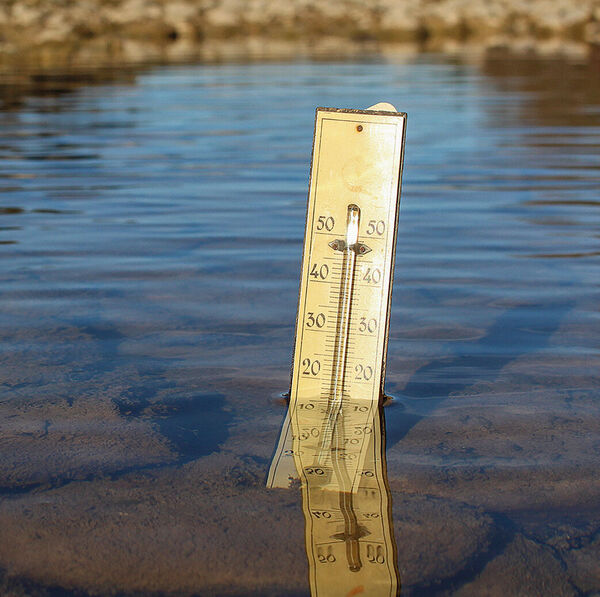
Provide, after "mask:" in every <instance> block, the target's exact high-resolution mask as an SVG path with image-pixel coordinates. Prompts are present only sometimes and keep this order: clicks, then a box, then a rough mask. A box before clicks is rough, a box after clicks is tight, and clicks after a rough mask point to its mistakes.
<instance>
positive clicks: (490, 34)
mask: <svg viewBox="0 0 600 597" xmlns="http://www.w3.org/2000/svg"><path fill="white" fill-rule="evenodd" d="M395 44H405V45H411V46H413V47H417V48H421V49H422V48H426V49H435V50H443V51H448V50H449V49H450V50H452V49H454V48H456V47H457V46H461V47H463V46H465V45H466V46H472V47H476V48H477V49H478V50H483V51H488V50H490V49H510V50H515V49H516V50H519V51H535V52H542V53H548V52H551V53H571V54H572V53H573V52H575V53H580V54H585V53H588V52H589V50H590V48H594V47H596V48H597V46H598V44H600V1H599V0H581V1H580V2H572V0H530V1H525V0H479V1H472V0H360V1H358V0H340V1H338V2H329V3H326V2H323V3H320V4H316V3H313V2H310V1H308V0H294V1H293V2H276V1H275V0H5V1H4V2H2V3H1V4H0V64H1V65H6V64H11V65H14V64H19V63H24V62H27V63H30V64H31V63H34V64H40V65H50V66H52V65H56V64H65V63H67V64H70V63H84V64H86V63H87V64H90V63H97V62H99V61H101V62H111V61H119V62H124V61H128V62H139V61H145V60H149V59H150V60H153V59H159V60H164V61H172V60H180V59H183V58H188V57H190V56H191V57H195V58H201V59H222V58H227V55H228V53H229V54H231V53H233V54H235V55H240V54H241V55H247V56H250V57H251V56H253V55H258V56H264V55H274V56H276V57H279V56H281V55H282V54H286V55H298V54H302V53H306V52H309V53H311V54H314V53H319V52H320V53H323V54H328V55H331V54H332V53H334V54H342V55H344V54H355V53H356V52H357V51H358V52H361V51H365V50H367V51H368V50H369V49H370V48H372V47H373V46H377V49H378V50H380V49H381V47H386V46H389V45H392V46H393V45H395Z"/></svg>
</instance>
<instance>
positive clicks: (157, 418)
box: [115, 390, 232, 464]
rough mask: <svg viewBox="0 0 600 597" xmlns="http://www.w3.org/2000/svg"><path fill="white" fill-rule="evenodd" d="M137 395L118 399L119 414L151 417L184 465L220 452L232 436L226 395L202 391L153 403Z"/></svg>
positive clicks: (230, 416) (145, 397)
mask: <svg viewBox="0 0 600 597" xmlns="http://www.w3.org/2000/svg"><path fill="white" fill-rule="evenodd" d="M152 394H153V391H152V390H148V392H147V396H144V395H139V394H138V395H137V396H135V397H134V398H133V399H132V398H122V399H118V400H115V404H116V406H117V409H118V410H119V414H120V415H122V416H125V417H134V418H135V417H142V418H149V419H150V420H151V421H152V422H153V423H154V424H155V425H156V426H157V427H158V430H159V432H160V433H161V434H162V435H163V436H165V437H166V438H167V439H168V440H169V443H170V444H171V446H172V447H173V449H174V450H176V451H177V454H178V456H179V458H178V462H179V463H180V464H184V463H186V462H189V461H191V460H195V459H197V458H200V457H202V456H206V455H208V454H211V453H212V452H216V451H217V450H218V449H219V446H220V445H221V444H223V443H224V442H225V440H226V439H227V436H228V428H229V425H230V423H231V418H232V415H231V413H229V412H226V411H224V410H223V398H224V397H223V396H222V395H220V394H211V393H200V394H197V395H195V396H194V397H192V398H188V399H183V400H181V399H180V400H176V401H173V402H164V401H163V402H158V403H152V402H151V401H150V400H149V397H150V396H151V395H152Z"/></svg>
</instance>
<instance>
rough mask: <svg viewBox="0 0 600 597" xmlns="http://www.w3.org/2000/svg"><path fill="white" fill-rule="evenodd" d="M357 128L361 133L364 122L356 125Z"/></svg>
mask: <svg viewBox="0 0 600 597" xmlns="http://www.w3.org/2000/svg"><path fill="white" fill-rule="evenodd" d="M356 130H357V131H358V132H359V133H360V131H362V130H363V127H362V124H359V125H358V126H357V127H356Z"/></svg>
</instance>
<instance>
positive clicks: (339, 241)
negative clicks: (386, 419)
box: [290, 104, 406, 465]
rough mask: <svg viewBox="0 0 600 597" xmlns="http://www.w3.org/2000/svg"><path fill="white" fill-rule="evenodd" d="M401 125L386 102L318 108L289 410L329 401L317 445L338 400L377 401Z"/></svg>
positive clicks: (402, 118) (326, 435)
mask: <svg viewBox="0 0 600 597" xmlns="http://www.w3.org/2000/svg"><path fill="white" fill-rule="evenodd" d="M405 124H406V114H403V113H399V112H396V111H395V109H394V107H393V106H391V105H390V104H377V105H376V106H373V107H372V108H369V109H368V110H362V111H361V110H335V109H326V108H319V109H317V117H316V125H315V136H314V148H313V156H312V169H311V180H310V192H309V198H308V210H307V218H306V232H305V239H304V253H303V263H302V278H301V285H300V297H299V306H298V319H297V324H296V342H295V349H294V363H293V371H292V381H291V388H290V414H291V415H292V421H294V420H297V417H298V415H299V413H300V412H301V411H302V410H303V409H305V408H307V405H308V404H309V403H310V401H311V400H315V399H320V400H326V401H327V404H328V409H327V415H326V416H325V417H324V418H323V420H322V421H321V425H317V428H318V429H319V437H318V441H319V442H320V447H321V449H323V448H325V447H327V446H328V445H329V444H330V443H331V441H332V437H333V435H332V433H333V428H334V426H335V421H336V418H337V417H338V415H339V413H340V408H341V405H342V404H344V405H345V406H348V405H349V404H350V403H352V404H353V405H355V407H356V408H360V406H361V405H367V406H368V407H369V408H371V407H374V408H376V407H377V405H378V404H379V403H380V402H381V400H382V398H383V381H384V375H385V357H386V349H387V334H388V322H389V311H390V298H391V288H392V276H393V270H394V251H395V244H396V231H397V221H398V208H399V201H400V181H401V170H402V159H403V149H404V134H405ZM306 431H307V432H308V433H309V435H310V438H311V439H307V440H302V439H300V438H301V436H302V433H301V434H300V436H299V437H298V438H297V442H299V443H301V442H303V441H313V439H312V438H314V435H315V432H314V431H312V427H311V428H310V429H307V430H306ZM321 431H322V433H321ZM296 464H297V465H298V464H300V462H297V463H296Z"/></svg>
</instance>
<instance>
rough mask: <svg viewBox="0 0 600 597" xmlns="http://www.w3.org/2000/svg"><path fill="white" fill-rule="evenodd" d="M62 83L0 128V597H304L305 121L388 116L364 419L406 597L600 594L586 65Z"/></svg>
mask: <svg viewBox="0 0 600 597" xmlns="http://www.w3.org/2000/svg"><path fill="white" fill-rule="evenodd" d="M59 80H60V78H59ZM48 81H50V83H49V82H48ZM52 81H53V79H48V78H46V79H44V81H43V85H40V89H39V91H40V93H31V94H29V95H26V96H22V97H19V101H17V102H15V101H14V94H10V93H8V92H6V94H5V95H6V97H8V98H9V99H10V101H8V102H6V103H5V105H4V109H3V110H2V111H0V160H1V161H0V257H1V261H0V276H1V281H2V309H1V310H0V343H1V353H0V365H1V372H2V375H1V387H2V392H1V398H0V427H1V434H0V442H1V448H2V459H1V460H0V488H1V490H2V499H1V501H0V528H1V529H2V531H0V533H1V537H2V540H1V541H0V568H1V569H2V570H3V572H2V576H1V579H0V587H2V589H3V591H4V592H8V591H9V590H12V591H15V592H17V594H19V592H20V593H23V594H39V595H50V594H52V595H54V594H71V593H73V594H78V595H79V594H87V593H89V594H114V593H115V592H118V593H119V594H138V593H142V594H150V593H161V592H163V593H164V592H167V593H169V592H172V593H177V594H199V595H306V594H307V593H308V582H307V564H306V558H305V554H304V549H303V547H304V537H303V519H302V510H301V507H300V502H299V493H298V491H294V490H272V491H268V490H267V489H266V488H265V487H264V481H265V476H266V472H267V469H268V466H269V463H270V459H271V455H272V452H273V449H274V447H275V444H276V441H277V438H278V435H279V428H280V425H281V422H282V420H283V417H284V413H285V409H284V408H283V407H282V406H281V404H279V403H278V401H277V400H276V399H275V396H276V395H277V393H278V392H281V391H282V390H285V389H286V387H287V385H288V383H289V366H290V357H291V355H290V352H291V348H292V343H293V334H294V323H295V311H296V301H297V292H298V279H299V269H300V258H301V255H300V252H301V243H302V237H303V228H304V212H305V205H306V193H307V184H308V168H309V159H310V152H311V143H312V126H313V118H314V109H315V107H316V106H335V107H367V106H369V105H372V104H374V103H377V102H378V101H389V102H391V103H393V104H394V105H395V106H396V107H397V108H398V109H400V110H402V111H406V112H408V115H409V119H408V128H407V145H406V158H405V171H404V184H403V194H402V207H401V216H400V226H399V237H398V249H397V259H396V272H395V287H394V298H393V313H392V319H391V330H390V345H389V361H388V367H387V370H388V374H387V389H388V391H389V392H391V393H393V394H395V395H396V396H397V400H396V401H395V404H394V405H393V406H391V407H389V408H386V409H385V411H386V435H387V458H388V477H389V484H390V488H391V496H392V501H393V514H394V527H395V536H396V542H397V543H398V563H399V570H400V576H401V579H402V584H403V594H405V595H430V594H431V595H450V594H452V595H482V594H490V595H508V594H512V595H517V594H523V595H538V594H539V595H549V594H552V595H587V594H594V593H595V592H598V591H600V569H599V565H598V561H600V509H599V507H598V503H599V498H600V482H599V481H598V479H600V474H599V472H600V471H599V469H600V466H599V464H598V463H599V461H600V460H599V459H600V395H599V391H598V381H599V380H598V371H599V365H600V352H599V350H598V337H599V335H598V333H599V331H600V329H599V328H600V318H599V314H598V304H599V298H600V296H599V295H600V288H599V283H598V280H600V265H599V261H598V259H599V256H600V234H599V233H598V231H599V230H600V195H599V192H598V190H599V188H600V176H599V174H598V173H599V167H600V83H599V81H600V77H598V67H597V65H594V64H592V63H590V64H585V63H581V64H580V63H577V62H569V61H566V60H563V61H549V60H548V61H543V60H537V61H536V60H524V59H515V58H514V57H513V58H510V59H501V58H498V59H494V60H492V59H490V60H488V61H486V62H484V63H483V64H482V65H473V64H467V63H463V62H461V61H460V60H457V59H448V58H444V57H440V56H431V55H424V56H417V57H411V58H402V57H397V58H389V57H388V58H385V59H384V58H374V59H370V60H368V61H365V62H362V63H361V62H355V63H336V62H318V63H317V62H315V63H310V62H298V63H291V64H277V63H275V64H273V63H271V64H228V65H183V66H169V67H156V68H152V69H144V70H141V69H140V71H139V72H138V73H137V76H134V75H132V74H131V72H129V71H128V74H127V77H123V79H120V78H119V77H115V78H114V79H113V80H108V79H107V80H106V82H104V83H101V84H96V85H87V86H86V85H83V86H78V85H74V84H72V83H73V81H70V82H69V84H68V85H64V84H58V83H57V84H56V86H54V87H53V85H54V83H53V82H52Z"/></svg>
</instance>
